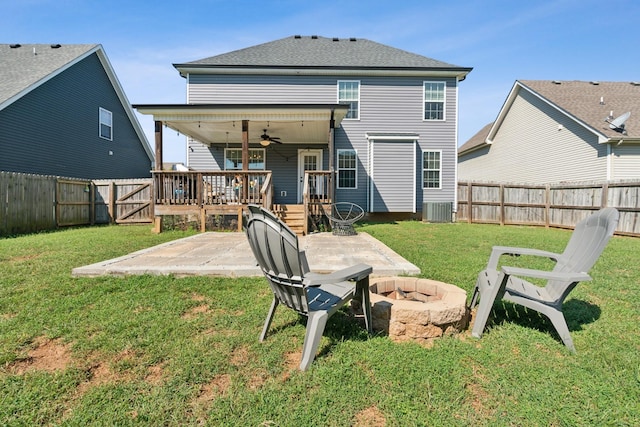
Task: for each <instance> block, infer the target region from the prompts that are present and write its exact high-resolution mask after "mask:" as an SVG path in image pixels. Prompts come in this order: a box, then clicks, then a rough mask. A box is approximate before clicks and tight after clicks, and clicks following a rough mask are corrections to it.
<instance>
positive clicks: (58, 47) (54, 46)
mask: <svg viewBox="0 0 640 427" xmlns="http://www.w3.org/2000/svg"><path fill="white" fill-rule="evenodd" d="M60 47H62V45H61V44H52V45H51V49H60Z"/></svg>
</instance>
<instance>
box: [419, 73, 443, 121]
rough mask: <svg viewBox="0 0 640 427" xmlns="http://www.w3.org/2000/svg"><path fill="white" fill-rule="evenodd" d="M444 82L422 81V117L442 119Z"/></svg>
mask: <svg viewBox="0 0 640 427" xmlns="http://www.w3.org/2000/svg"><path fill="white" fill-rule="evenodd" d="M444 89H445V84H444V82H424V116H423V117H424V119H425V120H444Z"/></svg>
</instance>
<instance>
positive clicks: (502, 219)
mask: <svg viewBox="0 0 640 427" xmlns="http://www.w3.org/2000/svg"><path fill="white" fill-rule="evenodd" d="M500 225H504V184H500Z"/></svg>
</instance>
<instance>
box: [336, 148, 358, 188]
mask: <svg viewBox="0 0 640 427" xmlns="http://www.w3.org/2000/svg"><path fill="white" fill-rule="evenodd" d="M337 154H338V188H357V185H356V183H357V181H358V180H357V176H356V172H357V161H356V159H357V154H356V150H338V153H337Z"/></svg>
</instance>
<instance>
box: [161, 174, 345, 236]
mask: <svg viewBox="0 0 640 427" xmlns="http://www.w3.org/2000/svg"><path fill="white" fill-rule="evenodd" d="M272 176H273V173H272V172H271V171H154V172H153V182H154V208H153V212H154V218H155V219H154V230H155V231H156V232H160V231H161V230H162V217H163V216H165V215H197V216H198V217H199V222H200V230H201V231H203V232H204V231H206V219H207V217H208V216H211V215H213V216H215V215H237V217H238V220H237V224H238V231H242V214H243V210H244V209H246V206H247V205H249V204H256V205H259V206H263V207H265V208H266V209H269V210H274V211H275V212H276V214H279V215H280V216H281V218H282V219H283V220H284V221H285V222H287V224H288V225H290V226H291V227H292V228H293V229H294V231H295V232H296V233H298V234H300V235H304V234H307V233H308V231H309V230H308V226H309V218H311V217H313V216H314V215H315V216H318V215H320V214H321V212H322V210H321V209H319V208H318V206H320V205H322V206H326V205H328V204H330V203H331V200H332V198H333V182H334V180H333V178H332V177H333V174H332V173H331V172H328V171H307V172H306V173H305V178H304V180H305V181H304V186H303V187H304V188H303V203H302V204H300V205H290V204H288V205H287V204H281V203H277V204H274V195H273V181H272Z"/></svg>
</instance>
